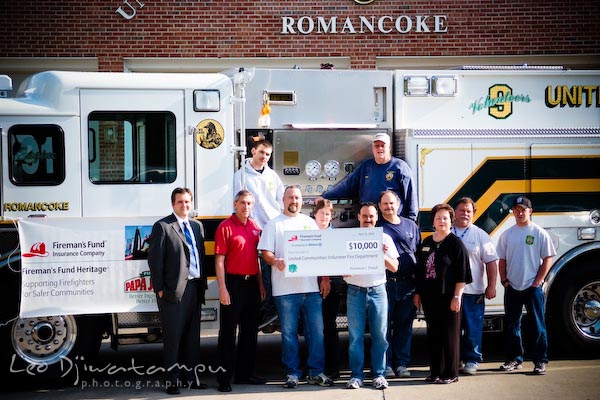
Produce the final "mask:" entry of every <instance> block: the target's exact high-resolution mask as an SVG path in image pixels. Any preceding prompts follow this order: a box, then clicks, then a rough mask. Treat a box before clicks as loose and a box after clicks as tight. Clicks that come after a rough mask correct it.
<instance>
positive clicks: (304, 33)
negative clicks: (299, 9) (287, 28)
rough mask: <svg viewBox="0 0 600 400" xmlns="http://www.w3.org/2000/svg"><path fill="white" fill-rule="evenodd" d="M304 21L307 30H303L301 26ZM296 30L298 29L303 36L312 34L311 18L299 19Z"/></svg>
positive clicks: (312, 24) (313, 24)
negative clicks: (306, 23)
mask: <svg viewBox="0 0 600 400" xmlns="http://www.w3.org/2000/svg"><path fill="white" fill-rule="evenodd" d="M305 21H306V22H308V29H304V26H303V25H304V22H305ZM296 28H298V32H300V33H302V34H303V35H308V34H309V33H312V31H313V30H314V29H315V21H313V20H312V18H311V17H307V16H304V17H301V18H300V19H298V23H297V24H296Z"/></svg>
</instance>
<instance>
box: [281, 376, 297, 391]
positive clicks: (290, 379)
mask: <svg viewBox="0 0 600 400" xmlns="http://www.w3.org/2000/svg"><path fill="white" fill-rule="evenodd" d="M283 387H284V388H287V389H296V388H297V387H298V377H297V376H296V375H288V376H287V379H286V380H285V383H284V384H283Z"/></svg>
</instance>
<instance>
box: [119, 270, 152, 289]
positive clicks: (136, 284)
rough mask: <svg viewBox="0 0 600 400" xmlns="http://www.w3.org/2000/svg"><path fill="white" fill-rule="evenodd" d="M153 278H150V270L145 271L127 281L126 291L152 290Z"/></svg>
mask: <svg viewBox="0 0 600 400" xmlns="http://www.w3.org/2000/svg"><path fill="white" fill-rule="evenodd" d="M152 290H153V289H152V279H150V271H144V272H142V273H141V274H140V275H139V276H136V277H135V278H131V279H128V280H126V281H125V292H126V293H131V292H137V293H139V292H151V291H152Z"/></svg>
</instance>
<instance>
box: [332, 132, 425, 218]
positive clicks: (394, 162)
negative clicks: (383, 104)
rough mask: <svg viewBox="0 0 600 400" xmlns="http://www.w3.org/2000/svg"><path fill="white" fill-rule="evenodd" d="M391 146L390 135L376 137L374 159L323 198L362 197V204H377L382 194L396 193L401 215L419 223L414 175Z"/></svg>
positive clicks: (382, 134) (377, 134) (356, 169)
mask: <svg viewBox="0 0 600 400" xmlns="http://www.w3.org/2000/svg"><path fill="white" fill-rule="evenodd" d="M390 145H391V139H390V135H388V134H387V133H385V132H379V133H376V134H375V135H373V139H372V150H373V158H369V159H366V160H364V161H362V162H361V163H360V164H358V165H357V166H356V168H355V169H354V171H352V172H351V173H350V174H348V176H346V178H345V179H343V180H342V181H341V182H339V183H338V184H337V185H335V186H334V187H332V188H331V189H329V190H327V191H326V192H325V193H323V198H325V199H329V200H332V199H343V198H356V197H358V200H359V201H360V202H361V203H365V202H370V203H374V204H377V203H378V202H379V196H380V194H381V192H384V191H386V190H393V191H394V192H396V193H397V194H398V197H399V198H400V207H399V212H398V214H399V215H401V216H403V217H406V218H409V219H411V220H413V221H416V219H417V214H418V212H419V208H418V201H417V192H416V188H415V187H414V185H413V172H412V170H411V169H410V167H409V166H408V164H407V163H406V162H405V161H404V160H401V159H399V158H396V157H393V156H392V152H391V149H390Z"/></svg>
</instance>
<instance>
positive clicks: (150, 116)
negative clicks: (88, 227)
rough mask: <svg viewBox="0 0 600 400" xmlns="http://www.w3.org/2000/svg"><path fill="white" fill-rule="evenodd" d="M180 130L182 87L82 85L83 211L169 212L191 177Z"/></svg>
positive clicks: (98, 213)
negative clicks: (176, 194) (91, 87)
mask: <svg viewBox="0 0 600 400" xmlns="http://www.w3.org/2000/svg"><path fill="white" fill-rule="evenodd" d="M184 131H185V129H184V91H183V90H131V89H130V90H82V91H81V132H84V133H87V135H85V134H84V136H85V140H84V141H83V143H84V144H83V146H82V161H83V162H82V193H83V216H84V217H125V216H130V217H133V216H161V215H166V214H168V213H169V212H170V211H171V207H170V205H169V196H170V193H171V191H172V190H173V189H174V188H175V187H177V186H187V185H186V183H191V182H189V181H188V179H187V173H188V171H191V168H190V165H188V164H189V163H190V162H191V160H189V159H188V158H186V156H185V147H186V140H188V139H187V138H186V137H185V132H184ZM188 147H189V145H188Z"/></svg>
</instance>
